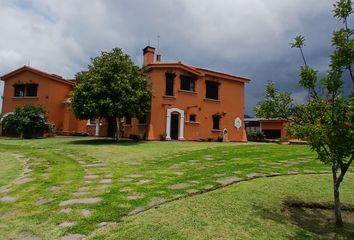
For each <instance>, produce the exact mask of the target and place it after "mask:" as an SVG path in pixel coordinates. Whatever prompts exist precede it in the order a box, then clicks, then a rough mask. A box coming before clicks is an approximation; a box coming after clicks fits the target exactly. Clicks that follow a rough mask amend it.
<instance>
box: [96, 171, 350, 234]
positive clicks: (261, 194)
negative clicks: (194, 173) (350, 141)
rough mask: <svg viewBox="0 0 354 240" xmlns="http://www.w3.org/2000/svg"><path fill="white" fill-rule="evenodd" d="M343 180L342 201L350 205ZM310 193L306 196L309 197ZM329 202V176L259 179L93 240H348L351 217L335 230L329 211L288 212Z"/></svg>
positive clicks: (136, 219) (137, 219) (166, 208)
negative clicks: (296, 202) (297, 202)
mask: <svg viewBox="0 0 354 240" xmlns="http://www.w3.org/2000/svg"><path fill="white" fill-rule="evenodd" d="M353 181H354V174H351V175H348V176H347V179H346V182H344V184H343V186H342V193H343V194H342V200H343V201H344V202H347V203H352V204H353V203H354V199H353V197H352V194H351V192H352V183H353ZM310 193H311V194H310ZM299 197H301V198H303V199H305V200H307V201H325V202H327V201H331V200H332V194H331V177H330V175H311V176H310V175H299V176H282V177H277V178H262V179H256V180H252V181H249V182H242V183H239V184H236V185H233V186H229V187H227V188H224V189H220V190H217V191H213V192H209V193H206V194H202V195H198V196H194V197H191V198H186V199H183V200H180V201H176V202H173V203H170V204H166V205H163V206H161V207H160V208H158V209H153V210H150V211H148V212H144V213H141V214H139V215H138V216H133V217H130V218H128V219H127V220H126V221H124V222H123V223H120V224H117V225H115V226H113V227H112V228H111V229H110V231H109V232H105V231H104V230H101V231H98V232H97V233H96V234H95V235H94V236H93V237H92V238H95V239H137V240H138V239H166V240H167V239H177V240H182V239H353V238H354V213H353V212H351V213H349V212H346V211H343V217H344V219H345V222H346V226H345V228H344V229H342V230H339V229H335V228H334V227H333V226H334V222H333V221H332V220H329V219H332V211H323V210H311V209H291V208H287V207H286V206H285V205H284V201H285V200H286V199H288V198H299Z"/></svg>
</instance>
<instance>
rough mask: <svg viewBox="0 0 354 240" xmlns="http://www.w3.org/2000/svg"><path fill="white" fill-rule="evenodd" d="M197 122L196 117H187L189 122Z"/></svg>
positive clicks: (192, 115)
mask: <svg viewBox="0 0 354 240" xmlns="http://www.w3.org/2000/svg"><path fill="white" fill-rule="evenodd" d="M196 121H197V115H195V114H191V115H189V122H196Z"/></svg>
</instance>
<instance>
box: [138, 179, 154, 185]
mask: <svg viewBox="0 0 354 240" xmlns="http://www.w3.org/2000/svg"><path fill="white" fill-rule="evenodd" d="M150 181H151V180H149V179H141V180H140V181H139V184H145V183H148V182H150Z"/></svg>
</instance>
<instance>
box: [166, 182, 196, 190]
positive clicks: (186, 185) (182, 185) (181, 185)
mask: <svg viewBox="0 0 354 240" xmlns="http://www.w3.org/2000/svg"><path fill="white" fill-rule="evenodd" d="M190 186H191V184H189V183H177V184H174V185H171V186H169V187H168V188H169V189H173V190H178V189H185V188H189V187H190Z"/></svg>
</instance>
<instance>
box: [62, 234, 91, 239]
mask: <svg viewBox="0 0 354 240" xmlns="http://www.w3.org/2000/svg"><path fill="white" fill-rule="evenodd" d="M84 237H85V235H81V234H69V235H65V236H63V237H61V238H60V240H81V239H83V238H84Z"/></svg>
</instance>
